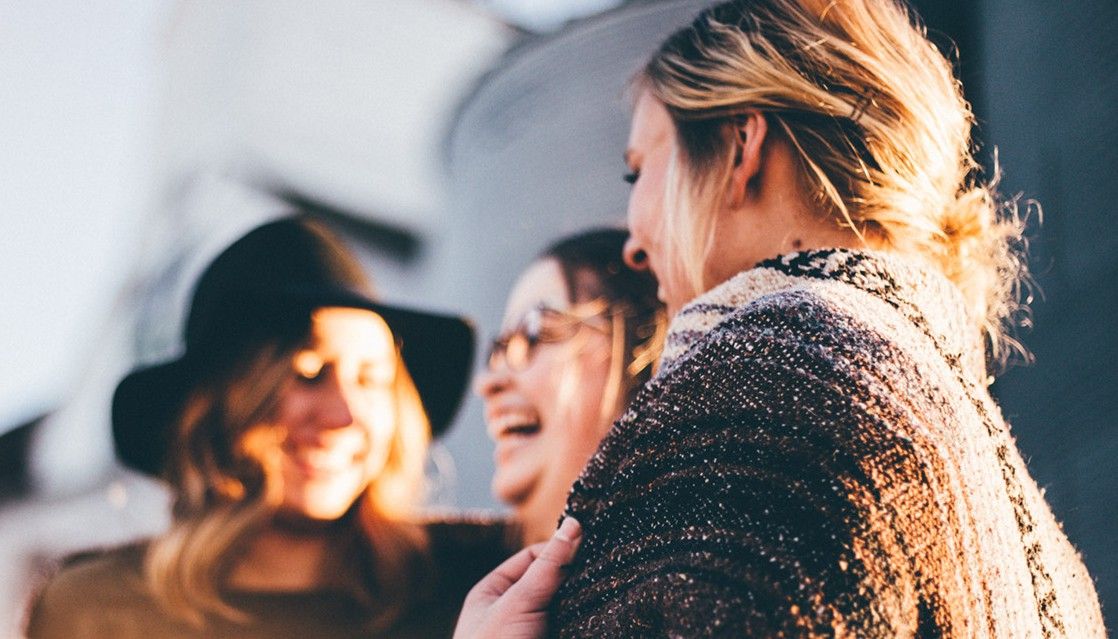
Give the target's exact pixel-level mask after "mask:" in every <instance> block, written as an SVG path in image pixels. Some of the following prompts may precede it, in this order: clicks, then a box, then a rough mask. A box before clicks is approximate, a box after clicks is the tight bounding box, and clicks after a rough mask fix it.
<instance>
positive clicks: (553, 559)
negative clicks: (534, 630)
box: [509, 517, 582, 611]
mask: <svg viewBox="0 0 1118 639" xmlns="http://www.w3.org/2000/svg"><path fill="white" fill-rule="evenodd" d="M581 541H582V526H581V525H580V524H579V523H578V521H577V520H576V519H574V518H573V517H567V518H565V519H564V520H563V523H562V525H560V526H559V529H558V530H556V531H555V534H553V535H552V536H551V539H549V540H548V541H547V543H546V544H545V545H544V547H543V549H542V550H540V552H539V555H538V556H537V557H536V560H535V561H533V562H532V565H531V566H529V567H528V570H526V571H525V572H524V576H523V577H522V578H521V579H520V580H519V581H517V582H516V583H515V584H513V585H512V587H510V588H509V594H510V595H513V596H514V598H515V599H516V600H519V601H520V602H521V604H522V606H520V607H521V609H522V610H524V611H541V610H546V609H547V606H548V603H549V602H550V601H551V597H552V595H554V594H555V591H556V590H558V589H559V585H560V584H562V583H563V579H564V578H565V577H566V575H565V574H564V568H566V567H567V564H569V563H571V561H573V560H574V558H575V553H576V552H577V551H578V545H579V542H581Z"/></svg>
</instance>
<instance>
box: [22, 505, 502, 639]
mask: <svg viewBox="0 0 1118 639" xmlns="http://www.w3.org/2000/svg"><path fill="white" fill-rule="evenodd" d="M427 531H428V534H429V536H430V551H431V560H432V561H431V562H430V563H429V564H428V565H429V566H431V570H432V571H434V574H433V575H430V577H431V579H429V580H428V583H430V584H431V587H430V588H427V589H425V592H422V593H419V592H417V593H416V596H415V597H414V601H413V602H412V603H411V605H410V606H409V607H408V608H407V610H406V611H405V612H404V613H403V615H402V616H401V617H400V618H399V619H398V620H397V621H396V622H395V623H394V624H393V625H392V626H391V627H390V628H387V629H385V630H383V631H382V632H377V633H370V631H369V630H368V622H369V620H370V618H371V611H370V610H369V609H368V608H367V607H366V606H364V605H362V603H361V602H360V601H358V599H357V598H356V597H354V596H353V595H352V594H349V593H346V592H343V591H330V590H315V591H296V592H229V593H226V597H225V598H226V601H228V603H230V604H232V605H233V606H234V607H236V608H237V609H238V610H241V611H244V612H247V613H248V614H249V616H250V618H251V621H250V622H248V623H243V624H242V623H236V622H233V621H229V620H226V619H223V618H219V617H216V616H214V617H208V618H207V619H206V625H205V627H204V628H196V627H194V626H191V625H189V624H187V623H185V622H183V621H180V620H178V619H177V618H174V617H172V616H170V615H168V614H167V613H166V612H165V611H164V610H163V609H162V608H160V606H159V605H158V604H157V602H156V601H155V600H154V599H153V598H152V597H151V595H150V593H149V592H148V590H147V588H146V587H145V585H144V583H143V580H142V576H141V575H142V573H141V566H142V562H143V553H144V545H133V546H126V547H122V548H117V549H113V550H109V551H105V552H100V553H96V554H86V555H82V556H80V557H77V558H74V559H72V560H70V561H68V562H67V563H66V565H65V566H64V567H63V569H62V570H61V571H60V572H59V574H58V575H57V576H56V577H55V578H54V579H52V580H51V581H50V582H49V583H48V584H47V586H46V587H45V588H44V590H43V591H42V592H41V593H40V595H39V596H38V597H37V599H36V601H35V603H34V604H33V606H32V608H31V611H30V615H29V620H28V626H27V636H28V637H29V638H30V639H54V638H62V637H65V638H67V639H94V638H101V637H108V638H112V639H131V638H133V637H136V638H140V637H143V638H144V639H148V638H151V637H162V638H167V639H185V638H196V637H207V638H209V637H213V638H222V637H238V638H244V639H254V638H257V637H259V638H261V639H263V638H265V637H267V638H269V639H270V638H283V637H292V638H295V637H298V638H299V639H305V638H310V637H315V638H322V639H333V638H343V637H393V638H400V639H410V638H413V637H414V638H420V637H422V638H425V639H426V638H429V637H432V638H433V637H450V636H451V634H452V633H453V631H454V623H455V621H456V620H457V617H458V612H459V610H460V609H461V607H462V600H463V599H465V596H466V593H467V592H468V591H469V589H470V588H471V587H473V585H474V584H475V583H476V582H477V581H478V580H480V579H481V577H483V576H484V575H485V574H486V573H488V572H489V571H490V570H492V569H493V568H495V567H496V566H497V564H499V563H500V562H501V561H503V560H504V559H505V558H506V557H508V556H509V555H510V554H511V553H512V551H513V548H512V547H511V545H510V543H509V534H508V531H507V529H506V527H505V525H504V524H503V523H499V522H465V521H457V522H445V521H444V522H437V523H431V524H428V525H427Z"/></svg>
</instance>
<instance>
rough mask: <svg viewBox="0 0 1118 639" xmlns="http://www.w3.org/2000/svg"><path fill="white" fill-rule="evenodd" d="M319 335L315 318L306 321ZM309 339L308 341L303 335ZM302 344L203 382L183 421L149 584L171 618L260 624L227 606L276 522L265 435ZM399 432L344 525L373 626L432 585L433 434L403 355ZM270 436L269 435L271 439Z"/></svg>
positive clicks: (277, 483)
mask: <svg viewBox="0 0 1118 639" xmlns="http://www.w3.org/2000/svg"><path fill="white" fill-rule="evenodd" d="M308 332H309V319H308ZM303 339H306V337H305V335H304V337H303ZM301 346H302V344H285V343H282V342H280V341H273V342H272V343H267V344H262V345H257V346H256V347H255V348H253V349H251V350H252V351H253V352H250V353H246V354H244V355H243V356H241V357H230V358H228V359H229V361H230V362H231V364H230V365H229V366H228V367H226V368H225V369H224V370H221V371H216V372H214V374H212V375H210V376H209V377H208V378H207V379H206V380H205V381H203V382H201V383H199V384H198V385H197V386H196V387H195V388H194V390H193V392H192V393H191V394H190V395H189V397H188V399H187V401H186V403H185V407H184V409H183V411H182V413H181V416H180V418H179V420H178V423H177V427H176V430H175V439H174V443H173V446H172V449H171V453H170V455H171V457H170V459H169V461H168V465H167V472H166V479H167V480H168V481H169V483H170V485H171V487H172V489H173V492H174V506H173V523H172V526H171V529H170V530H169V531H168V532H167V533H166V534H164V535H162V536H160V537H158V538H156V539H155V540H153V541H152V543H151V544H150V545H149V547H148V550H147V553H146V556H145V561H144V576H145V580H146V582H147V584H148V586H149V587H150V589H151V591H152V593H153V594H154V596H155V598H156V600H157V601H158V602H159V603H160V604H161V605H162V606H163V607H164V608H166V609H167V610H168V611H169V612H170V613H172V614H174V615H175V616H177V617H179V618H182V619H184V620H185V621H187V622H189V623H192V624H193V625H195V626H199V627H201V626H202V625H204V620H205V618H206V616H208V615H219V616H222V617H224V618H226V619H230V620H233V621H238V622H249V621H251V619H250V618H249V617H248V616H247V614H246V613H245V612H243V611H241V610H238V609H236V608H235V607H234V606H232V605H231V604H230V603H228V602H227V601H226V600H225V599H224V598H223V594H222V593H223V585H224V582H225V580H226V578H227V576H228V574H229V572H230V570H231V569H232V567H233V564H234V561H235V557H236V556H237V554H238V552H239V551H240V550H241V549H242V548H244V546H245V544H246V543H248V542H249V541H250V540H251V538H252V537H253V535H254V534H256V533H257V532H259V531H260V530H261V529H262V528H264V527H265V526H267V525H268V524H269V522H270V521H272V519H273V517H274V516H275V515H276V513H277V510H278V508H279V506H280V502H281V497H282V485H281V481H282V480H281V478H280V474H279V472H278V468H277V463H278V454H279V450H278V441H276V440H277V439H278V438H277V437H276V436H275V431H276V429H275V428H270V429H269V428H266V427H265V428H261V427H260V425H261V424H266V423H267V422H268V420H269V418H270V417H271V415H272V414H273V412H274V410H275V408H276V405H277V402H278V400H279V397H280V395H281V393H282V392H283V391H284V388H285V387H286V386H287V385H288V384H290V383H291V382H292V380H293V378H294V372H293V369H292V364H291V361H292V357H293V356H294V354H295V352H296V351H297V350H298V349H299V348H300V347H301ZM396 369H397V371H398V372H397V376H396V379H395V384H394V395H395V408H396V414H395V417H396V424H395V432H394V435H393V437H392V440H391V444H390V446H391V448H390V451H389V454H388V457H387V460H386V462H385V465H384V467H383V469H382V470H380V472H379V473H378V474H377V475H376V476H375V477H373V479H372V480H371V482H370V484H369V486H368V488H367V489H366V490H365V492H364V493H363V494H362V495H361V496H360V497H359V500H363V501H364V502H365V503H364V504H360V503H359V504H355V506H354V507H353V508H351V510H350V512H349V513H348V514H347V515H346V516H345V517H346V520H347V522H346V523H347V524H348V527H349V531H348V533H349V539H350V540H351V541H352V542H353V543H352V544H349V545H346V544H342V545H341V546H340V547H339V548H340V549H339V552H343V550H342V549H346V550H355V551H356V552H357V555H358V561H359V562H361V563H363V564H364V565H363V566H361V568H362V569H363V570H364V575H365V576H366V577H367V579H366V581H367V583H364V584H361V585H360V586H359V588H360V592H356V593H354V594H355V596H357V598H358V599H359V600H360V601H362V602H363V603H365V604H367V605H368V606H369V609H370V611H371V622H370V625H371V627H381V628H382V627H385V626H387V625H388V624H390V623H391V622H392V620H394V619H395V618H397V617H398V616H399V614H401V613H402V612H403V610H404V608H405V606H406V604H407V600H408V598H409V597H410V596H412V594H414V592H415V589H416V588H419V587H422V585H423V584H422V583H421V575H422V574H423V573H424V571H422V570H420V569H419V566H421V565H422V563H423V562H425V561H426V560H427V559H426V548H427V540H426V535H425V533H424V531H423V528H422V527H421V526H419V525H418V524H416V523H413V520H412V515H413V508H414V507H416V506H418V505H419V504H420V500H421V493H422V488H423V471H424V461H425V458H426V452H427V446H428V443H429V440H430V425H429V422H428V420H427V416H426V414H425V413H424V411H423V407H422V403H421V402H420V398H419V393H418V391H417V390H416V387H415V384H414V383H413V381H412V379H411V377H410V375H409V374H408V372H407V369H406V368H405V367H404V364H403V360H402V358H401V357H400V355H399V353H398V352H397V367H396ZM269 431H270V432H269Z"/></svg>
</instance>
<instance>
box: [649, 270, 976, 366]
mask: <svg viewBox="0 0 1118 639" xmlns="http://www.w3.org/2000/svg"><path fill="white" fill-rule="evenodd" d="M830 284H838V285H839V286H842V287H847V286H848V287H852V288H855V289H858V290H860V291H862V292H863V293H867V294H869V295H873V296H875V297H878V298H880V299H882V300H883V301H885V302H886V303H888V304H889V305H890V306H892V307H893V308H895V309H897V311H899V312H900V313H901V314H902V315H903V316H904V317H905V318H906V319H908V320H909V321H910V322H912V323H913V324H914V325H916V327H917V328H918V329H920V330H921V331H922V332H924V333H925V334H927V335H928V337H930V338H931V339H932V341H933V342H934V343H935V345H936V347H937V349H938V350H939V351H940V352H941V353H942V354H943V355H944V357H945V358H947V359H948V361H951V362H952V363H954V364H958V365H960V366H961V367H962V368H963V369H966V370H970V371H972V372H974V373H976V374H978V375H982V371H984V368H985V362H984V356H983V350H982V343H981V340H980V339H979V338H978V334H977V331H976V329H975V323H974V322H973V321H971V320H970V319H969V317H968V313H967V310H966V305H965V303H964V301H963V297H962V295H961V293H960V292H959V290H958V289H957V288H956V287H955V285H954V284H952V283H951V282H950V281H949V280H948V279H947V278H946V277H944V276H943V275H942V274H941V273H940V272H939V271H938V269H935V268H934V267H932V266H930V265H927V264H924V263H922V262H919V261H917V260H915V259H913V258H909V257H906V256H902V255H899V254H896V253H886V252H881V251H870V250H854V249H821V250H813V251H800V252H794V253H788V254H785V255H781V256H779V257H774V258H771V259H768V260H765V261H763V262H761V263H759V264H758V265H757V266H755V267H753V268H751V269H747V270H745V271H742V272H741V273H738V274H737V275H735V276H734V277H732V278H730V279H729V280H727V281H725V282H723V283H721V284H719V285H718V286H716V287H714V288H712V289H710V290H709V291H707V292H705V293H703V294H702V295H699V296H698V297H696V298H695V299H694V300H692V301H691V302H689V303H688V304H686V305H685V306H684V307H683V308H682V309H680V311H679V312H678V313H676V315H675V317H673V318H672V320H671V324H670V326H669V328H668V336H667V340H666V342H665V345H664V353H663V355H662V356H661V361H660V367H659V373H658V374H659V375H663V374H664V373H665V372H667V371H670V370H672V369H673V368H675V366H676V365H677V364H678V363H679V362H680V361H681V360H683V359H686V357H685V356H686V355H687V353H688V352H689V351H690V350H691V348H692V347H693V346H695V344H696V343H697V342H698V341H699V340H700V339H701V338H702V337H703V336H704V335H706V334H707V333H709V332H710V331H711V330H712V329H714V327H716V326H717V325H718V324H720V323H722V322H723V321H724V320H725V319H727V318H728V317H729V316H730V315H731V314H733V313H734V312H735V311H737V310H738V309H741V308H744V307H746V306H748V305H749V304H751V303H753V302H754V301H756V300H758V299H760V298H762V297H767V296H770V295H775V294H779V293H782V292H785V291H791V290H793V289H804V288H813V287H820V286H823V287H825V286H827V285H830Z"/></svg>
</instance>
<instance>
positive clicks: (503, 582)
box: [470, 541, 546, 599]
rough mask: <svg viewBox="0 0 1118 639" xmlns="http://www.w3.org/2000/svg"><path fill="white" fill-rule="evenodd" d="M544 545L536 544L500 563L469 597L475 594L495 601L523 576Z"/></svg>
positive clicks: (542, 543) (476, 586)
mask: <svg viewBox="0 0 1118 639" xmlns="http://www.w3.org/2000/svg"><path fill="white" fill-rule="evenodd" d="M545 544H546V542H542V541H541V542H540V543H538V544H532V545H531V546H528V547H527V548H524V549H523V550H521V551H520V552H518V553H516V554H515V555H513V556H512V557H509V558H508V559H506V560H504V561H503V562H501V565H499V566H497V567H496V568H494V569H493V570H492V572H490V573H489V574H488V575H486V576H485V577H484V578H483V579H482V580H481V581H479V582H478V583H477V585H475V586H474V587H473V589H472V590H471V591H470V595H471V596H474V595H475V594H476V595H477V596H482V597H485V598H488V599H496V598H497V597H500V596H501V595H503V594H505V592H506V591H507V590H508V589H509V587H510V586H512V585H513V584H514V583H516V582H517V581H519V580H520V578H521V577H523V576H524V572H525V571H526V570H528V568H529V567H530V566H531V565H532V562H533V561H535V560H536V557H538V556H539V554H540V552H541V551H542V550H543V548H544V545H545Z"/></svg>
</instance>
